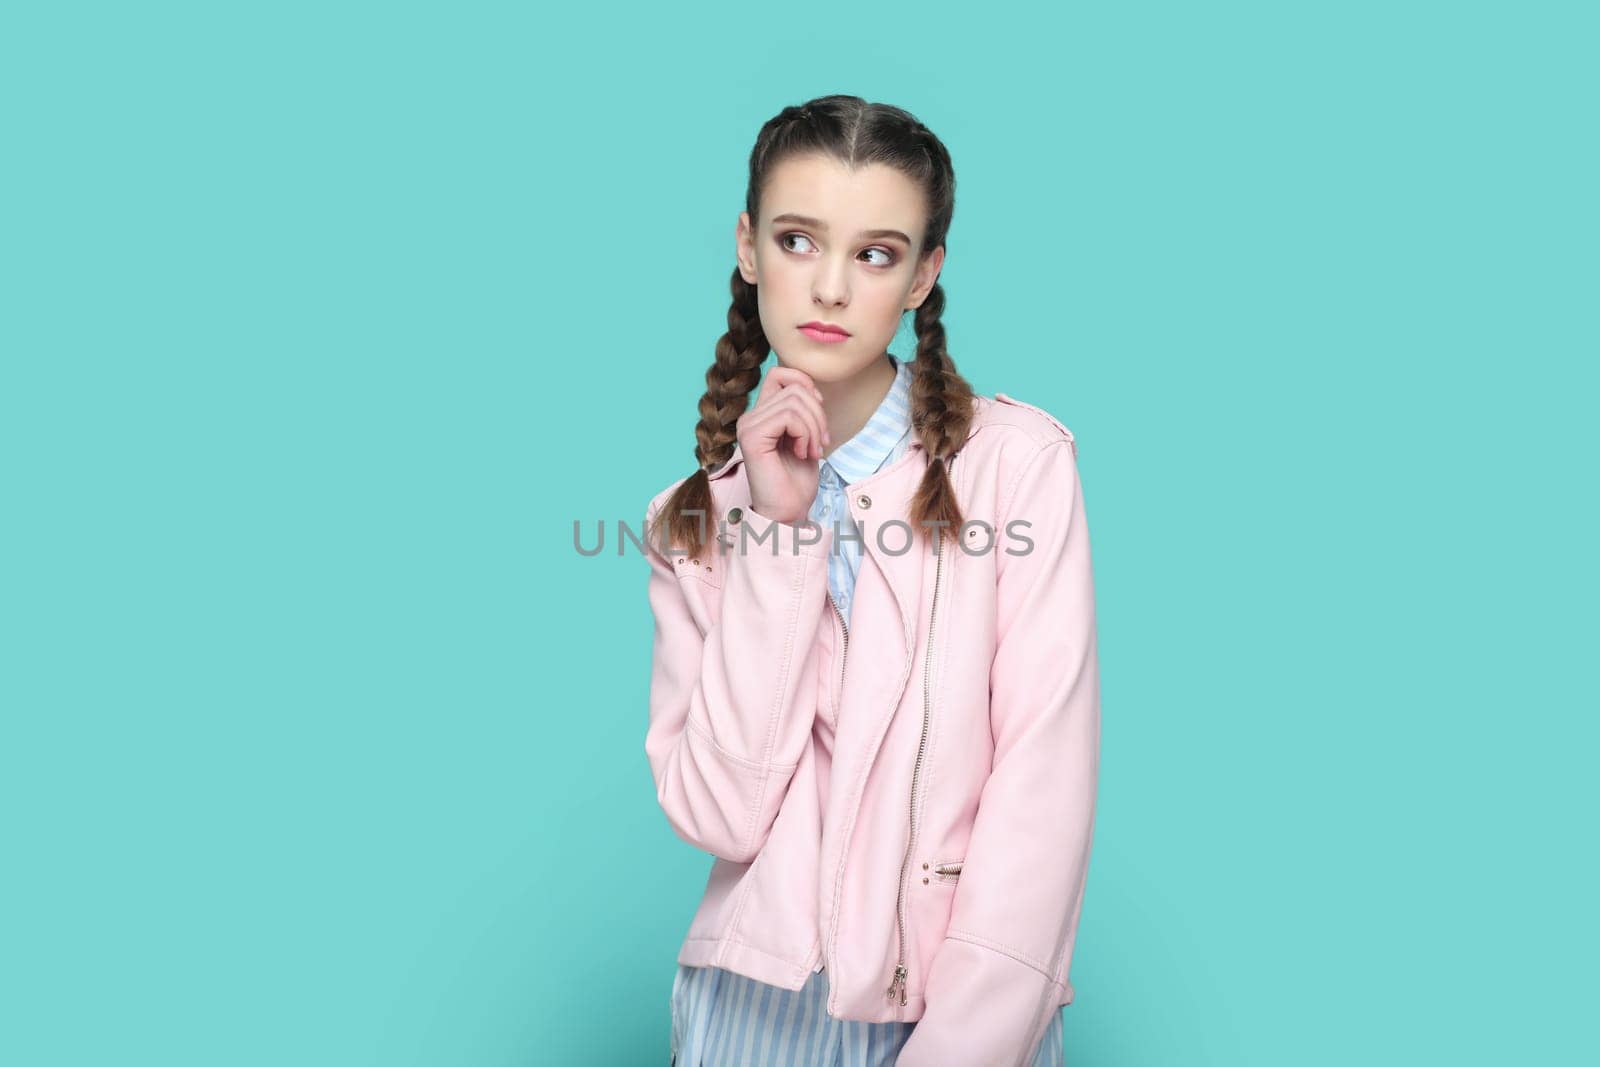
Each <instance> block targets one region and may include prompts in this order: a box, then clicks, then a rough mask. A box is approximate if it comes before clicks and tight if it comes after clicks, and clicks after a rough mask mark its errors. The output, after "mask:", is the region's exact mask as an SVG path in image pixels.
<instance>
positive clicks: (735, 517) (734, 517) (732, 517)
mask: <svg viewBox="0 0 1600 1067" xmlns="http://www.w3.org/2000/svg"><path fill="white" fill-rule="evenodd" d="M743 515H744V509H743V508H733V509H732V510H730V511H729V512H728V521H729V522H738V521H739V519H740V518H741V517H743Z"/></svg>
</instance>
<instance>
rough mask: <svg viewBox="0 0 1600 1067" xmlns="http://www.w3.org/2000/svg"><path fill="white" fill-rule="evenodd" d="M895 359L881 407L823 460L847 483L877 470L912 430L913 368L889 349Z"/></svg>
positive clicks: (890, 355) (824, 466)
mask: <svg viewBox="0 0 1600 1067" xmlns="http://www.w3.org/2000/svg"><path fill="white" fill-rule="evenodd" d="M888 355H889V359H890V360H891V361H892V362H893V363H894V382H893V383H892V384H891V385H890V386H889V392H888V393H887V394H886V395H885V396H884V398H883V401H882V402H881V403H879V404H878V409H877V410H876V411H874V412H873V413H872V417H871V418H870V419H868V420H867V424H866V425H865V426H863V427H861V429H859V430H857V431H856V433H855V436H853V437H851V438H850V440H848V441H846V442H845V443H844V444H842V445H840V446H839V447H838V448H836V449H834V450H833V451H832V452H831V453H830V454H829V455H828V457H827V458H826V459H824V460H823V461H822V466H823V468H824V473H827V468H831V469H832V473H833V475H834V476H835V477H837V478H838V479H839V480H840V481H841V482H843V483H844V484H845V485H848V484H850V483H851V482H856V481H860V480H861V479H862V478H865V477H866V476H867V475H869V474H873V473H875V472H876V471H877V470H878V469H879V468H881V467H882V466H883V464H884V463H885V461H887V460H888V459H889V457H890V456H891V455H892V454H893V453H894V451H895V448H896V447H897V446H898V445H899V444H900V442H901V441H902V440H903V439H904V438H905V437H906V435H907V434H909V433H910V432H911V368H910V366H908V365H907V364H905V363H903V362H901V361H900V360H898V359H896V358H895V356H894V354H893V353H889V354H888Z"/></svg>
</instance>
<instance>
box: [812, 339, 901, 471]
mask: <svg viewBox="0 0 1600 1067" xmlns="http://www.w3.org/2000/svg"><path fill="white" fill-rule="evenodd" d="M894 376H895V369H894V364H893V363H891V362H889V354H888V353H887V352H885V353H884V354H883V356H882V357H881V358H879V359H877V360H874V361H873V362H872V363H871V364H869V365H868V366H866V367H865V368H863V369H862V371H861V373H859V374H857V375H856V376H855V377H853V378H847V379H845V380H844V381H839V382H823V383H820V384H819V385H818V386H817V389H818V390H820V391H821V393H822V407H823V410H824V411H825V412H826V414H827V417H828V436H829V438H830V439H831V443H830V444H829V445H828V447H827V448H826V449H824V450H823V453H822V455H823V457H824V458H826V457H827V456H829V455H830V454H832V452H833V450H834V449H836V448H838V447H839V446H840V445H842V444H844V443H845V442H846V441H848V440H850V438H852V437H854V436H855V435H856V434H857V433H860V432H861V427H863V426H865V425H866V424H867V420H868V419H870V418H872V413H873V412H875V411H877V410H878V405H879V404H881V403H883V398H884V397H886V396H888V395H889V388H890V387H891V386H893V385H894Z"/></svg>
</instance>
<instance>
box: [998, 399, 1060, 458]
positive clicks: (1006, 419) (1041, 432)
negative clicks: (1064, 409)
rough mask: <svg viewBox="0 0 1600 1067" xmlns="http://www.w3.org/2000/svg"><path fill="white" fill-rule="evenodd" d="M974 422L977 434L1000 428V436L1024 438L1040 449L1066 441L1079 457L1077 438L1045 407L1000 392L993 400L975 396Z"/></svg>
mask: <svg viewBox="0 0 1600 1067" xmlns="http://www.w3.org/2000/svg"><path fill="white" fill-rule="evenodd" d="M972 422H973V431H974V432H976V431H977V430H979V429H987V428H997V429H998V431H999V435H1002V436H1021V437H1024V438H1026V439H1028V440H1029V441H1030V442H1032V443H1033V444H1034V445H1036V446H1038V447H1040V448H1043V447H1044V446H1046V445H1050V444H1054V443H1056V442H1058V441H1066V442H1067V444H1068V445H1070V446H1071V448H1072V454H1073V455H1074V456H1076V455H1077V454H1078V442H1077V438H1076V437H1074V436H1073V433H1072V431H1071V430H1069V429H1067V427H1066V424H1065V423H1063V422H1062V421H1061V420H1060V419H1058V418H1056V417H1055V416H1054V415H1052V414H1050V412H1048V411H1046V410H1045V409H1044V408H1041V407H1038V406H1036V405H1034V404H1030V403H1028V402H1027V401H1024V400H1018V399H1017V398H1016V397H1014V396H1010V395H1008V394H1006V393H996V394H995V395H994V396H993V397H988V396H983V395H982V394H979V395H977V396H974V397H973V410H972Z"/></svg>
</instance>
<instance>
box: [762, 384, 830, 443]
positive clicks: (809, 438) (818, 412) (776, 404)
mask: <svg viewBox="0 0 1600 1067" xmlns="http://www.w3.org/2000/svg"><path fill="white" fill-rule="evenodd" d="M770 407H771V408H772V410H774V411H783V410H793V411H794V412H796V413H797V414H798V416H799V417H800V419H802V420H803V421H804V423H805V427H806V448H805V452H804V454H803V455H802V457H801V458H808V457H809V458H812V459H821V458H822V453H823V450H824V449H825V448H826V447H827V445H826V441H827V433H828V421H827V419H826V417H825V416H824V415H823V413H822V402H821V401H820V400H818V399H817V398H816V397H814V396H812V395H811V394H810V393H806V392H802V391H801V390H799V389H786V390H784V392H783V393H782V394H780V395H779V397H778V399H776V400H774V401H773V402H772V404H771V405H770Z"/></svg>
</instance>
